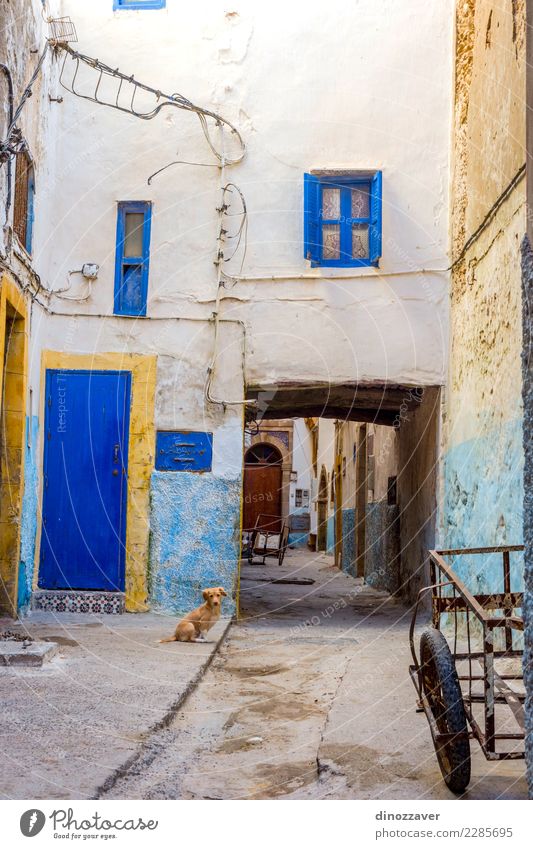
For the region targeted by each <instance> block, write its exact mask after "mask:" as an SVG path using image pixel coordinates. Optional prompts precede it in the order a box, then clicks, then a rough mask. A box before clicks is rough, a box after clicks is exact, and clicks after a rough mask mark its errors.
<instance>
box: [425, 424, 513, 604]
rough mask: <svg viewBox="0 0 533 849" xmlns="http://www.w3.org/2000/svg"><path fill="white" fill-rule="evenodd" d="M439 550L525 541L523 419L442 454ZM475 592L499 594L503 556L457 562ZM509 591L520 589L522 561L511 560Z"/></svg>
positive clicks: (485, 433) (463, 559)
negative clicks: (441, 528) (442, 496)
mask: <svg viewBox="0 0 533 849" xmlns="http://www.w3.org/2000/svg"><path fill="white" fill-rule="evenodd" d="M444 476H445V498H444V511H443V527H444V529H443V533H442V539H441V540H440V541H439V547H441V548H468V547H475V546H491V545H505V544H519V543H521V542H522V539H523V527H522V523H523V448H522V418H521V417H520V418H517V419H515V420H513V421H509V422H506V423H504V424H503V425H502V427H501V428H499V429H497V430H496V429H492V430H490V431H485V432H484V434H483V436H480V437H479V438H477V439H472V440H469V441H467V442H463V443H460V444H459V445H455V446H453V447H452V448H451V449H450V450H449V451H448V452H447V454H446V455H445V459H444ZM454 565H455V568H456V569H457V572H458V574H459V576H460V577H462V578H463V580H464V581H465V582H466V584H467V586H468V587H469V588H470V590H471V591H473V592H479V593H485V592H491V591H497V590H498V589H501V577H500V575H501V557H500V558H498V557H497V556H493V557H489V558H486V559H485V560H484V561H483V563H482V564H481V561H480V558H479V556H476V557H473V556H472V557H470V558H468V557H461V558H455V560H454ZM511 568H512V582H513V589H521V588H522V586H523V568H524V565H523V558H522V556H521V555H518V554H513V555H511Z"/></svg>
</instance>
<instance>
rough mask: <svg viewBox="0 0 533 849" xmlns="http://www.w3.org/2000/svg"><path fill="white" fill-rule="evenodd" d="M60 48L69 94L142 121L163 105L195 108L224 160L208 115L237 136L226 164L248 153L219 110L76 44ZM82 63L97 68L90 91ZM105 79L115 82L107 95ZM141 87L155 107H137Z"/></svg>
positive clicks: (211, 145)
mask: <svg viewBox="0 0 533 849" xmlns="http://www.w3.org/2000/svg"><path fill="white" fill-rule="evenodd" d="M58 48H59V49H61V50H63V51H64V53H65V56H64V58H63V64H62V67H61V73H60V75H59V82H60V84H61V85H62V86H63V88H64V89H65V90H66V91H68V92H70V94H73V95H75V96H76V97H81V98H82V99H83V100H89V101H90V102H91V103H97V104H98V105H100V106H108V107H110V108H111V109H117V110H118V111H119V112H125V113H126V114H127V115H133V116H134V117H135V118H140V119H142V120H143V121H151V120H152V119H153V118H155V117H156V116H157V115H159V113H160V112H161V111H162V110H163V109H169V108H174V109H182V110H184V111H186V112H192V113H193V114H194V115H196V117H197V118H198V120H199V122H200V126H201V128H202V131H203V134H204V136H205V139H206V141H207V144H208V145H209V148H210V149H211V151H212V153H213V154H214V156H215V157H216V158H217V159H218V161H219V162H220V163H221V162H222V158H223V153H222V152H221V150H219V149H218V148H217V146H216V144H215V143H214V142H213V138H212V130H211V128H210V126H209V122H208V119H211V120H212V121H214V123H215V126H217V127H220V126H223V127H225V128H226V129H227V130H229V131H230V133H231V135H232V136H233V137H234V138H235V140H236V144H237V153H236V154H235V155H234V156H233V157H231V158H230V157H226V159H225V165H236V164H237V163H238V162H240V161H241V160H242V159H243V157H244V154H245V144H244V141H243V139H242V136H241V134H240V133H239V131H238V130H237V128H236V127H234V126H233V124H231V123H230V122H229V121H227V120H226V119H225V118H223V117H222V116H221V115H218V114H217V113H216V112H212V111H211V110H209V109H205V108H204V107H202V106H198V105H197V104H195V103H193V102H192V101H191V100H188V99H187V98H186V97H184V96H183V95H181V94H179V93H177V92H174V93H173V94H165V93H164V92H163V91H161V90H160V89H156V88H153V86H149V85H146V83H141V82H140V81H139V80H136V79H135V77H134V76H133V74H131V75H127V74H124V73H122V71H119V69H118V68H111V67H110V66H109V65H106V64H105V63H104V62H101V61H100V60H99V59H93V58H92V57H91V56H86V55H84V54H83V53H79V52H78V51H77V50H73V48H72V47H70V45H68V44H59V45H58ZM69 58H70V59H71V60H72V64H70V63H69V62H68V59H69ZM83 66H85V67H86V68H90V69H92V70H94V71H95V72H96V78H95V80H94V81H93V82H92V83H91V87H90V90H89V91H88V92H83V91H82V90H81V89H80V87H79V85H80V84H81V80H80V81H79V80H78V76H79V74H80V68H81V67H83ZM104 80H105V81H106V82H108V81H109V80H111V81H112V83H113V84H114V92H113V94H112V95H111V93H110V96H105V97H104V96H103V94H102V91H103V88H104V86H105V83H104ZM140 91H142V92H146V93H147V94H150V95H152V96H153V98H154V100H155V102H154V105H153V106H152V108H150V109H145V110H141V109H138V108H137V107H136V105H135V101H136V99H137V97H138V94H139V92H140Z"/></svg>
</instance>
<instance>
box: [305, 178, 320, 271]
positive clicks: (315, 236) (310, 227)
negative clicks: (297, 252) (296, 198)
mask: <svg viewBox="0 0 533 849" xmlns="http://www.w3.org/2000/svg"><path fill="white" fill-rule="evenodd" d="M320 244H321V239H320V182H319V180H318V177H315V176H314V175H313V174H304V256H305V258H306V259H309V260H311V262H312V263H318V262H320Z"/></svg>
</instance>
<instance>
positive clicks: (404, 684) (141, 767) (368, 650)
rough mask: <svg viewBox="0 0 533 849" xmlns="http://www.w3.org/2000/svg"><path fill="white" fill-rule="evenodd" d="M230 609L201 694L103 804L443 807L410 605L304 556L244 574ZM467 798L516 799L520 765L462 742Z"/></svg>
mask: <svg viewBox="0 0 533 849" xmlns="http://www.w3.org/2000/svg"><path fill="white" fill-rule="evenodd" d="M280 578H281V579H282V580H283V581H284V582H285V581H290V580H291V579H296V580H301V579H302V578H307V579H309V578H310V579H312V580H313V581H314V583H313V584H311V585H302V584H291V583H272V582H271V581H272V580H273V579H274V580H278V579H280ZM241 601H242V605H241V609H242V617H241V619H240V620H239V621H238V622H237V623H236V624H235V625H234V626H233V627H232V628H231V630H230V632H229V634H228V639H227V640H226V641H225V642H224V644H223V646H221V649H220V652H219V653H218V654H217V656H216V658H215V659H214V662H213V664H212V665H211V666H210V668H209V670H208V671H207V673H206V674H205V675H204V677H203V678H202V681H201V682H200V684H199V686H198V687H197V688H196V689H195V691H194V692H193V693H192V695H191V697H190V698H189V699H188V700H187V702H186V703H185V704H184V705H183V707H182V708H181V709H180V710H179V711H178V712H177V714H176V717H175V719H174V720H173V721H172V722H171V723H170V724H169V726H168V727H165V728H164V729H162V730H160V731H158V732H156V733H155V734H153V735H150V736H149V737H147V738H146V740H145V743H144V747H143V752H142V755H141V757H140V758H139V759H138V761H137V762H136V763H135V765H134V766H133V768H132V769H131V770H128V771H126V772H125V773H124V775H123V776H122V777H121V778H119V779H118V780H117V781H116V782H115V783H114V785H113V786H109V787H108V789H107V791H106V793H105V794H104V797H105V798H124V799H129V798H153V799H241V798H243V799H272V798H281V799H383V800H386V799H453V798H454V797H453V795H452V794H451V793H450V792H449V791H448V789H447V787H446V786H445V784H444V782H443V781H442V778H441V774H440V771H439V768H438V765H437V760H436V757H435V751H434V748H433V744H432V741H431V736H430V732H429V727H428V723H427V721H426V718H425V716H424V715H423V714H419V713H416V710H415V708H416V693H415V689H414V687H413V685H412V682H411V680H410V678H409V674H408V667H409V663H410V654H409V643H408V631H409V623H410V619H411V611H410V610H409V608H408V607H406V606H405V605H404V604H402V603H401V602H400V601H398V600H396V599H393V598H390V597H389V596H387V595H386V594H385V593H382V592H379V591H377V590H374V589H372V588H371V587H368V586H362V584H361V582H360V581H356V580H354V579H353V578H351V577H350V576H348V575H345V574H343V573H341V572H339V571H338V570H337V569H335V567H334V566H333V565H332V558H330V557H328V556H324V555H316V554H313V553H311V552H309V551H302V550H300V551H289V552H288V554H287V557H286V559H285V562H284V564H283V567H282V568H281V569H280V568H279V567H278V565H277V563H275V562H274V561H272V560H269V561H267V564H266V566H248V565H247V564H245V565H244V567H243V571H242V585H241ZM465 796H466V798H472V799H485V798H510V799H521V798H527V790H526V783H525V778H524V762H523V761H518V762H516V761H515V762H508V763H503V762H500V763H498V762H496V763H488V762H487V761H486V760H485V758H484V757H483V756H482V754H481V752H480V749H479V746H478V745H477V744H476V743H472V781H471V784H470V786H469V788H468V790H467V792H466V794H465Z"/></svg>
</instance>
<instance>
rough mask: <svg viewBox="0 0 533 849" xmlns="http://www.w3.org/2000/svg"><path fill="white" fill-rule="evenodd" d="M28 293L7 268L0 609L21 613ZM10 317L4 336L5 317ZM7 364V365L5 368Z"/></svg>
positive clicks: (1, 308) (1, 380) (0, 304)
mask: <svg viewBox="0 0 533 849" xmlns="http://www.w3.org/2000/svg"><path fill="white" fill-rule="evenodd" d="M27 317H28V310H27V303H26V298H25V297H24V295H23V294H22V292H21V291H20V289H19V288H18V286H17V285H16V283H15V281H14V280H13V279H12V278H11V277H10V275H9V274H8V273H7V272H4V273H3V274H2V277H1V284H0V352H1V354H2V367H1V368H0V399H1V401H2V418H1V431H2V432H1V440H0V444H1V449H2V456H1V458H0V463H1V466H0V469H1V471H0V613H3V614H7V615H8V616H13V617H14V616H16V615H17V597H18V576H19V560H20V529H21V512H22V496H23V489H24V438H25V432H26V427H25V424H26V383H27V368H28V366H27V362H28V332H27ZM8 321H10V322H11V321H12V322H13V323H12V325H11V327H10V332H9V336H8V337H6V327H7V322H8ZM4 365H5V369H4Z"/></svg>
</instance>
